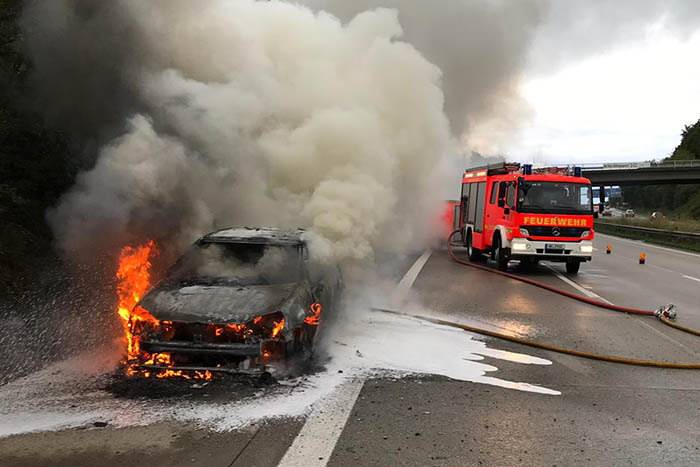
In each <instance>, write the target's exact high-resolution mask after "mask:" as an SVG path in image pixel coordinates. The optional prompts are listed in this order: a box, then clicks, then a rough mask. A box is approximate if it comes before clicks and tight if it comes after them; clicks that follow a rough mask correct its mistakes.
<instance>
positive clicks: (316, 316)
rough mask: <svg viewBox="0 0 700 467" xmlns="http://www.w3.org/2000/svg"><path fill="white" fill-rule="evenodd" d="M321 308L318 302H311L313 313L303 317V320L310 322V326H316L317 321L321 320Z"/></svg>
mask: <svg viewBox="0 0 700 467" xmlns="http://www.w3.org/2000/svg"><path fill="white" fill-rule="evenodd" d="M322 310H323V308H321V304H320V303H312V304H311V313H313V315H312V316H307V317H306V318H305V319H304V322H305V323H306V324H310V325H311V326H318V325H319V323H320V322H321V317H320V316H321V311H322Z"/></svg>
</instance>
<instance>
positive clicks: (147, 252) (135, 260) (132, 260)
mask: <svg viewBox="0 0 700 467" xmlns="http://www.w3.org/2000/svg"><path fill="white" fill-rule="evenodd" d="M157 254H158V249H157V248H156V244H155V242H153V240H151V241H149V242H148V243H146V244H145V245H141V246H137V247H131V246H125V247H124V248H122V250H121V253H120V255H119V269H118V270H117V274H116V275H117V279H118V280H119V284H118V285H117V296H118V297H119V305H118V308H117V312H118V314H119V317H120V318H121V320H122V324H123V326H124V342H125V343H126V359H125V361H124V362H123V363H125V364H126V374H127V375H128V376H135V375H139V374H140V375H141V376H144V377H146V378H149V377H151V376H153V374H152V373H151V372H150V371H147V370H139V369H137V368H136V367H135V366H136V364H137V363H138V361H139V359H141V358H145V359H146V361H145V362H144V364H146V365H160V366H171V365H173V361H172V358H171V356H170V354H169V353H167V352H165V353H157V354H153V355H149V354H147V353H145V352H141V346H140V337H139V335H138V334H135V333H134V332H133V330H135V329H140V328H141V327H143V326H144V325H150V326H155V327H158V326H160V325H161V323H160V322H159V321H158V320H157V319H155V318H154V317H153V316H151V314H150V313H149V312H148V311H147V310H145V309H144V308H141V307H140V306H138V305H136V304H137V303H138V302H139V300H141V297H143V295H144V294H145V293H146V291H147V290H148V288H149V287H150V286H151V274H150V269H151V259H152V258H153V257H154V256H155V255H157ZM163 324H166V325H167V324H172V323H170V322H165V321H164V322H163ZM155 376H156V378H170V377H176V376H177V377H182V378H185V379H204V380H210V379H211V378H212V374H211V372H210V371H204V372H201V371H195V372H194V376H190V375H189V374H187V373H185V372H183V371H181V370H168V369H165V370H160V371H159V372H158V373H155Z"/></svg>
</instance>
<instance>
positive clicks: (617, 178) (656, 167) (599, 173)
mask: <svg viewBox="0 0 700 467" xmlns="http://www.w3.org/2000/svg"><path fill="white" fill-rule="evenodd" d="M582 169H583V170H582V172H583V176H584V177H586V178H588V179H589V180H590V181H591V183H592V184H593V185H598V186H613V185H667V184H679V183H697V184H700V160H689V161H673V162H658V163H656V162H631V163H630V162H624V163H605V164H584V165H583V166H582Z"/></svg>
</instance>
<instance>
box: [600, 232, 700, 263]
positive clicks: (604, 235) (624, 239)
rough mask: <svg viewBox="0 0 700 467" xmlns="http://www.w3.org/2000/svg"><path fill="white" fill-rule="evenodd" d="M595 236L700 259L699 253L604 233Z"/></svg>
mask: <svg viewBox="0 0 700 467" xmlns="http://www.w3.org/2000/svg"><path fill="white" fill-rule="evenodd" d="M595 234H596V236H600V237H608V238H610V237H612V238H614V239H615V240H620V241H622V242H627V243H634V244H635V245H643V246H645V247H649V248H656V249H658V250H665V251H670V252H672V253H680V254H681V255H687V256H695V257H696V258H700V255H699V254H697V253H690V252H688V251H682V250H676V249H673V248H666V247H663V246H657V245H653V244H651V243H646V242H640V241H637V240H629V239H627V238H622V237H616V236H614V235H607V234H602V233H598V232H596V233H595Z"/></svg>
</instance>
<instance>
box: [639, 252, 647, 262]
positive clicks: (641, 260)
mask: <svg viewBox="0 0 700 467" xmlns="http://www.w3.org/2000/svg"><path fill="white" fill-rule="evenodd" d="M646 261H647V255H645V254H644V253H640V254H639V264H644V263H646Z"/></svg>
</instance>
